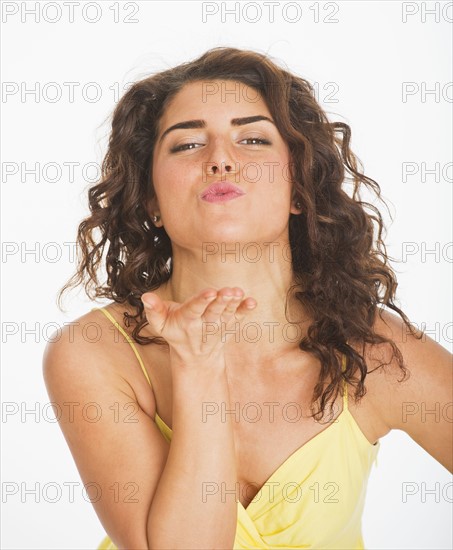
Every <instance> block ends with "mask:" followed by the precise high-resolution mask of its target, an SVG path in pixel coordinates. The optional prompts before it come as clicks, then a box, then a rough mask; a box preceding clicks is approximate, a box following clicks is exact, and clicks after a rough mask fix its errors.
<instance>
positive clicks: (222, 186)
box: [200, 180, 245, 198]
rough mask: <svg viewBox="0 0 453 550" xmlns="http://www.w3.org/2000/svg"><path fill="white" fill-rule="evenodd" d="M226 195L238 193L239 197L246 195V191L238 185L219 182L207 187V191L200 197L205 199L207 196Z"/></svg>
mask: <svg viewBox="0 0 453 550" xmlns="http://www.w3.org/2000/svg"><path fill="white" fill-rule="evenodd" d="M226 193H237V194H238V195H245V191H243V190H242V189H241V188H240V187H238V186H237V185H233V184H232V183H231V182H229V181H227V180H222V181H220V180H219V181H215V182H214V183H211V184H210V185H208V186H207V187H205V189H204V190H203V191H202V192H201V194H200V197H201V198H204V197H206V196H207V195H225V194H226Z"/></svg>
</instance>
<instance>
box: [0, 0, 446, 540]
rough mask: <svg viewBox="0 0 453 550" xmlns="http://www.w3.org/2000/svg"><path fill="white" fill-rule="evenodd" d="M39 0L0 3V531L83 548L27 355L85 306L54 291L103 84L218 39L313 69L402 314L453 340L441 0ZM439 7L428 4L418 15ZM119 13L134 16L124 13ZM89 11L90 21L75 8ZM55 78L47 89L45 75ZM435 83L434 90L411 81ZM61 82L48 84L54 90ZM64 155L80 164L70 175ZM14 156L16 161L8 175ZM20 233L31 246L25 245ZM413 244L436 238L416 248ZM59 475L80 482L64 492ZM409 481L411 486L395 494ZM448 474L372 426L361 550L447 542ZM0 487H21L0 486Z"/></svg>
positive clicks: (35, 361)
mask: <svg viewBox="0 0 453 550" xmlns="http://www.w3.org/2000/svg"><path fill="white" fill-rule="evenodd" d="M35 4H37V5H38V13H39V14H40V20H39V21H38V22H37V21H36V18H37V16H36V15H33V14H28V15H27V14H26V13H25V10H26V9H34V7H35ZM51 4H52V3H49V2H40V3H38V2H27V3H25V2H16V3H14V2H3V7H2V11H3V13H2V17H3V24H2V59H1V61H2V66H3V69H2V80H3V97H2V103H1V107H2V138H3V139H2V151H1V153H2V241H3V244H2V275H3V277H2V283H3V284H2V295H1V300H2V343H3V352H2V401H3V405H2V413H3V414H2V423H1V428H2V443H3V458H2V502H3V505H2V507H3V517H2V525H1V528H2V548H5V549H13V548H14V549H19V548H20V549H25V548H30V549H31V548H33V549H35V548H42V549H57V548H58V549H63V548H65V549H66V548H68V549H69V548H71V549H82V548H83V549H88V548H95V547H96V546H97V545H98V543H99V542H100V540H101V539H102V537H103V536H104V531H103V528H102V526H101V524H100V522H99V520H98V519H97V516H96V514H95V512H94V509H93V508H92V505H91V504H90V503H89V502H87V501H86V500H85V499H84V497H83V493H82V484H81V481H80V478H79V476H78V472H77V469H76V467H75V465H74V462H73V460H72V457H71V454H70V452H69V450H68V448H67V446H66V443H65V441H64V438H63V436H62V434H61V432H60V430H59V427H58V425H57V424H55V423H52V422H50V419H51V418H52V413H51V411H50V410H49V409H46V408H45V405H46V404H47V403H48V401H49V399H48V396H47V394H46V391H45V388H44V384H43V380H42V373H41V359H42V353H43V351H44V347H45V345H46V338H48V336H50V334H51V333H52V332H53V330H54V328H55V326H56V325H55V323H57V324H58V325H59V326H61V325H63V323H67V322H69V321H71V320H73V319H75V318H77V317H79V316H80V315H82V314H83V313H85V312H86V311H88V309H89V308H90V307H94V306H95V305H98V304H92V303H90V302H88V300H86V299H85V298H84V297H83V295H82V293H80V294H79V295H77V293H76V292H75V293H73V295H72V300H71V299H70V300H68V301H67V310H68V311H67V313H61V312H60V311H59V310H58V309H57V307H56V304H55V296H56V293H57V290H58V289H59V288H60V287H61V286H62V285H63V283H64V282H65V281H66V280H67V278H68V277H69V276H70V275H71V274H72V272H73V270H74V267H75V264H74V262H73V259H72V258H71V255H70V250H71V248H70V247H69V245H64V243H73V242H74V241H75V232H76V228H77V225H78V223H79V222H80V221H81V219H82V218H83V217H85V216H86V215H87V212H88V209H87V195H86V190H87V188H88V186H89V184H90V182H89V180H88V179H85V180H84V174H83V172H82V167H83V166H85V165H87V164H88V163H90V162H97V163H100V161H101V159H102V155H103V152H104V150H105V149H104V145H105V139H106V136H107V134H108V129H109V128H108V125H107V124H104V125H103V124H102V123H103V121H104V120H105V119H106V117H108V115H109V114H110V113H111V111H112V109H113V107H114V105H115V102H116V101H117V99H118V98H117V97H115V95H114V90H115V87H116V88H117V89H119V90H121V91H122V90H123V86H124V85H125V84H126V83H127V82H131V81H134V80H136V79H139V78H142V77H144V76H146V75H148V74H151V73H152V72H158V71H159V70H162V69H165V68H168V67H171V66H174V65H176V64H178V63H181V62H184V61H187V60H190V59H193V58H195V57H197V56H199V55H200V54H201V53H203V52H204V51H206V50H207V49H209V48H211V47H213V46H222V45H229V46H234V47H239V48H248V49H253V50H257V51H259V52H263V53H268V54H269V55H271V56H272V57H273V58H274V60H275V61H277V62H279V63H281V64H283V65H286V67H287V68H289V69H290V70H291V71H293V72H295V73H297V74H299V75H300V76H303V77H304V78H307V79H308V80H309V81H311V82H318V83H319V90H320V93H319V100H320V101H321V103H322V105H323V106H324V108H325V109H326V110H327V111H328V113H329V116H330V118H331V119H337V120H343V121H346V122H348V123H349V124H350V126H351V127H352V135H353V138H352V147H353V150H354V151H355V153H357V155H358V156H359V158H360V159H361V160H362V161H363V163H364V166H365V173H366V174H367V175H369V176H370V177H372V178H373V179H375V180H376V181H377V182H378V183H379V184H380V186H381V188H382V193H383V196H384V199H385V200H386V201H387V202H388V204H389V207H390V210H391V212H392V215H393V218H394V221H393V223H390V220H389V219H388V215H387V214H386V210H385V208H384V207H382V208H381V211H382V214H383V215H384V216H385V219H386V222H387V225H388V235H387V237H386V243H387V247H388V253H389V254H390V256H391V257H393V258H395V259H398V260H403V261H401V262H400V263H396V262H394V263H393V264H392V265H393V267H394V268H395V269H396V271H397V275H398V281H399V286H398V294H397V297H398V300H399V301H398V302H397V303H398V304H399V305H400V306H401V307H402V308H403V310H404V311H405V312H406V313H407V315H408V316H409V318H410V319H411V321H413V322H414V323H416V324H417V325H418V326H421V325H422V324H423V323H424V324H425V325H424V326H425V327H426V328H427V330H431V331H433V332H430V333H429V334H430V336H431V337H432V338H434V339H435V340H437V341H438V342H439V343H440V344H441V345H443V346H444V347H446V348H448V349H450V347H451V341H452V327H451V324H450V325H449V323H451V318H452V315H451V304H452V295H451V262H452V248H451V241H452V231H451V229H452V228H451V203H452V197H451V183H452V168H451V166H450V167H448V163H449V162H451V158H450V151H451V147H452V143H451V135H452V134H451V123H450V120H451V101H452V88H451V84H450V85H448V83H449V82H450V83H451V80H452V77H451V66H452V59H451V57H452V55H451V52H452V47H451V46H452V44H451V42H452V35H451V25H450V23H449V21H448V20H450V21H451V19H452V13H453V8H452V5H451V4H452V3H451V2H450V3H448V2H436V3H434V2H421V3H415V2H408V3H405V4H404V3H402V2H399V1H380V2H360V1H340V2H339V1H337V2H335V3H333V2H331V3H330V5H324V4H323V3H318V9H319V21H318V22H315V14H316V12H315V11H314V8H312V9H310V6H312V7H313V6H314V5H315V4H316V3H315V2H300V3H299V4H300V5H301V6H302V17H301V19H300V20H299V21H297V22H296V21H294V22H291V21H292V20H294V19H295V18H296V10H295V8H294V7H291V6H289V5H288V4H290V3H288V2H280V3H279V6H276V7H275V13H274V21H273V22H272V21H270V18H269V15H268V14H269V10H268V9H267V8H266V6H265V5H264V4H263V3H260V5H261V9H262V16H261V18H259V20H256V17H257V16H256V14H257V10H256V7H254V6H256V5H257V4H256V3H253V2H245V3H241V7H240V8H239V10H238V11H237V16H236V17H237V20H235V17H234V15H226V19H225V20H224V21H222V11H223V10H224V9H225V8H228V9H232V8H234V4H233V3H232V2H228V3H226V4H225V3H217V4H215V3H212V2H211V3H205V9H206V6H207V8H209V9H211V10H212V11H214V10H215V9H217V13H214V14H212V15H210V16H207V17H206V18H205V21H204V22H203V19H202V9H203V3H201V2H188V1H184V2H173V1H170V2H165V3H164V2H151V1H149V2H132V3H129V4H128V5H126V4H125V3H121V2H120V3H116V6H115V5H114V4H115V3H114V2H110V1H103V2H91V4H92V5H91V7H90V6H88V7H87V6H85V4H86V2H82V1H81V2H79V3H78V5H75V6H74V20H73V22H70V21H69V8H67V7H64V6H63V9H62V15H61V19H60V20H59V21H56V22H54V23H52V22H50V21H51V20H54V19H56V15H57V9H56V8H55V6H54V5H53V6H52V5H51ZM208 4H209V6H208ZM293 4H294V3H293ZM46 5H47V6H46ZM60 5H61V3H60ZM285 5H286V6H285ZM134 6H137V7H138V9H137V10H136V9H135V8H134ZM244 6H246V7H244ZM436 6H437V14H436V13H434V14H433V13H426V11H425V10H426V9H428V10H430V9H436ZM336 7H338V10H337V8H336ZM82 8H85V12H84V13H83V12H82ZM15 9H17V10H18V11H17V13H15V14H14V13H12V12H13V11H15ZM115 9H117V14H118V17H119V21H118V22H115V21H114V17H115V11H114V10H115ZM6 10H8V13H10V15H8V14H7V11H6ZM97 10H99V13H98V12H97ZM285 10H286V11H285ZM133 11H136V13H135V14H132V12H133ZM335 11H336V13H333V12H335ZM404 12H405V13H406V14H407V16H406V17H403V14H404ZM128 14H129V17H130V18H132V19H135V20H137V21H138V22H135V23H134V22H130V23H126V22H124V19H125V18H127V17H128ZM411 14H412V15H411ZM83 16H85V20H84V17H83ZM98 16H99V21H97V22H90V21H88V20H91V21H93V20H94V19H96V18H97V17H98ZM22 19H24V21H22ZM46 19H47V20H46ZM86 19H88V20H86ZM326 19H337V20H338V22H336V23H335V22H330V23H329V22H327V21H326ZM403 19H405V22H403ZM252 21H255V22H252ZM51 82H54V83H57V86H56V87H55V86H53V88H52V86H47V87H45V86H46V84H47V83H51ZM64 82H76V83H79V84H80V85H79V86H77V87H75V88H74V98H72V99H73V101H71V98H70V97H69V88H68V86H64V85H63V83H64ZM404 82H412V83H414V84H413V85H412V90H413V93H412V95H408V96H407V97H406V98H404V97H403V94H402V90H403V86H404V84H403V83H404ZM88 83H97V89H98V90H99V89H100V90H101V96H100V98H99V100H96V98H95V97H94V95H93V94H94V91H95V88H94V87H93V86H91V87H86V88H85V92H86V93H85V96H84V94H82V89H83V88H84V86H86V85H87V84H88ZM329 83H334V85H335V89H336V90H337V91H336V92H335V94H334V96H333V98H332V97H331V98H330V99H336V100H337V102H336V103H332V102H329V98H328V97H327V95H328V92H330V91H332V90H333V88H332V86H333V85H332V84H329ZM36 85H38V86H39V87H40V90H39V91H38V94H37V95H35V96H34V95H33V94H25V95H24V96H23V97H21V96H22V95H23V92H25V91H26V89H30V88H33V87H35V86H36ZM406 86H407V85H406ZM436 86H437V88H438V91H439V95H438V97H436V94H427V95H424V94H423V90H426V89H435V87H436ZM324 87H325V88H324ZM59 89H60V91H61V92H62V96H61V98H60V99H59V100H58V101H55V102H52V100H53V98H54V97H55V92H56V91H57V92H58V90H59ZM15 90H16V91H15ZM121 93H122V92H121ZM87 94H88V95H87ZM90 99H91V102H90V101H89V100H90ZM65 162H66V163H68V162H74V163H78V166H76V167H75V169H74V178H73V181H70V177H69V170H68V169H65V168H64V166H63V163H65ZM21 163H25V165H24V168H25V169H27V168H28V169H30V168H32V167H33V166H34V164H35V163H40V167H41V169H42V170H41V171H40V174H39V180H40V181H35V178H34V176H33V175H30V174H27V173H26V172H25V171H24V169H23V168H21V167H20V164H21ZM47 163H58V164H59V165H60V166H62V167H63V171H62V175H61V178H59V179H58V181H55V182H50V181H47V180H48V179H51V178H53V177H54V176H55V174H56V172H55V171H52V170H51V166H52V165H49V167H48V168H49V171H48V172H47V173H43V167H44V165H46V164H47ZM404 163H413V164H411V165H410V167H411V170H412V171H413V172H414V174H413V175H410V176H408V177H407V178H403V175H402V174H403V165H404ZM422 163H426V167H427V168H428V169H432V168H434V167H435V164H436V163H438V166H439V168H440V173H439V177H437V176H436V174H432V173H428V174H424V173H422ZM14 166H16V167H17V173H16V174H12V173H11V171H12V172H14ZM44 172H45V170H44ZM442 172H443V173H442ZM94 173H95V172H94V171H93V170H91V171H90V170H89V168H87V169H86V171H85V174H87V175H88V178H91V177H93V174H94ZM404 179H406V181H403V180H404ZM51 243H55V244H51ZM33 248H35V249H36V251H37V252H36V254H31V253H27V250H30V249H33ZM426 250H433V251H434V252H432V253H430V254H429V253H428V254H425V251H426ZM404 251H407V252H408V254H405V253H404ZM55 258H56V261H53V260H54V259H55ZM345 314H347V312H345ZM49 323H50V324H49ZM34 328H36V333H33V332H32V331H33V329H34ZM27 330H30V331H31V332H27ZM14 403H15V404H16V405H14ZM11 404H13V405H11ZM26 409H35V410H36V416H35V415H33V414H27V415H26V414H25V412H26ZM15 411H17V412H15ZM8 412H9V413H10V414H6V413H8ZM21 413H22V414H21ZM449 414H450V417H451V409H450V412H449ZM70 482H74V483H76V485H75V486H74V487H75V489H74V498H73V499H70V494H69V489H68V485H67V484H68V483H70ZM21 483H25V486H24V487H26V488H27V489H31V488H33V487H35V484H38V485H36V486H37V488H38V493H39V494H40V497H39V499H40V502H36V499H37V497H35V496H34V495H33V494H27V493H25V492H24V491H23V490H21V487H20V484H21ZM47 483H51V484H58V485H59V487H60V488H61V490H62V495H61V498H60V499H59V500H57V502H51V499H52V498H53V497H54V495H55V494H56V493H55V491H52V490H50V489H49V492H48V494H46V493H45V490H44V486H45V484H47ZM64 483H66V485H63V484H64ZM405 483H406V484H407V483H411V484H414V485H411V487H413V488H415V489H416V490H417V492H416V494H414V495H412V496H408V497H407V499H405V500H406V502H404V499H403V496H402V495H403V485H404V484H405ZM449 483H451V476H450V475H449V473H448V472H447V470H446V469H445V468H443V467H442V466H441V465H440V464H439V463H437V462H436V461H435V460H434V459H433V458H432V457H430V456H429V455H428V454H427V453H426V452H425V451H424V450H423V449H422V448H421V447H419V446H418V445H417V444H416V443H414V442H413V441H412V440H411V439H410V438H409V436H407V435H406V434H405V433H404V432H400V431H393V432H391V433H390V434H389V435H388V436H386V437H385V438H383V439H382V441H381V450H380V453H379V456H378V466H377V468H373V470H372V472H371V476H370V481H369V489H368V497H367V503H366V509H365V513H364V516H363V532H364V539H365V545H366V547H367V548H368V549H370V550H371V549H396V548H404V549H411V550H413V549H422V548H423V549H432V548H439V549H440V548H450V547H451V546H452V520H451V515H450V514H451V511H452V505H451V499H452V488H451V485H450V486H449V485H448V484H449ZM423 484H425V487H426V489H428V490H430V489H435V488H436V484H438V485H437V488H438V494H437V496H436V494H427V495H426V498H424V497H423V495H422V485H423ZM14 487H17V489H18V492H17V493H16V494H11V493H10V492H11V491H14ZM47 487H51V486H47ZM8 491H9V492H8ZM71 500H72V502H71ZM424 501H425V502H424Z"/></svg>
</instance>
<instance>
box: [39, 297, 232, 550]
mask: <svg viewBox="0 0 453 550" xmlns="http://www.w3.org/2000/svg"><path fill="white" fill-rule="evenodd" d="M204 307H206V304H204ZM219 307H220V306H219V303H218V301H217V300H215V303H213V305H212V309H213V310H215V309H216V308H217V309H219ZM222 307H223V308H224V307H225V305H223V306H222ZM236 307H237V305H236ZM211 317H212V316H211ZM180 320H181V319H179V321H180ZM82 327H83V318H82V322H80V323H79V324H78V326H77V328H76V330H75V331H74V333H73V334H71V338H70V337H69V329H68V327H66V329H65V330H64V331H63V335H62V337H61V338H60V339H59V340H58V341H56V342H54V343H49V344H48V346H47V348H46V352H45V355H44V363H43V369H44V378H45V382H46V386H47V390H48V393H49V396H50V398H51V400H52V401H53V402H55V403H57V404H58V405H59V406H60V407H61V410H63V411H64V413H65V414H64V415H63V416H62V417H61V418H60V419H59V423H60V426H61V429H62V431H63V434H64V436H65V438H66V440H67V442H68V445H69V448H70V450H71V452H72V455H73V457H74V460H75V463H76V465H77V468H78V470H79V472H80V475H81V478H82V480H83V482H84V483H85V484H87V483H90V482H91V483H96V484H97V487H99V489H100V490H99V491H98V493H100V494H102V497H101V498H100V499H99V500H96V501H93V506H94V508H95V510H96V513H97V514H98V516H99V519H100V520H101V522H102V524H103V526H104V527H105V529H106V531H107V532H108V534H109V536H110V538H111V539H112V541H113V542H114V543H115V544H116V546H118V548H135V549H148V548H172V549H177V548H185V549H186V548H232V546H233V541H234V537H235V532H236V522H237V517H236V514H237V502H236V501H235V499H233V498H230V497H231V495H230V496H229V497H228V498H226V499H225V500H224V501H223V502H222V499H221V494H220V491H219V493H218V494H217V495H215V496H213V497H208V498H207V499H204V500H205V502H203V498H202V491H203V488H204V487H203V483H216V484H218V486H219V487H220V486H221V483H224V484H225V487H226V488H227V489H231V488H232V487H235V483H236V481H237V479H236V467H235V455H234V439H233V432H232V428H231V422H224V423H221V422H220V421H218V422H217V423H216V425H215V426H214V425H213V424H212V421H211V422H202V421H201V419H202V416H201V411H202V404H203V403H204V402H217V403H218V402H219V401H220V402H225V403H229V395H228V385H227V379H226V373H225V368H224V367H225V365H224V360H223V352H222V353H219V349H217V352H216V353H207V354H205V355H202V354H201V355H200V356H195V355H194V354H193V351H187V349H188V347H189V346H182V347H181V349H184V350H186V351H187V353H184V354H183V355H181V354H178V353H173V354H172V353H170V358H171V361H170V365H171V369H172V375H173V378H172V380H173V439H172V444H171V446H170V450H169V447H168V444H167V443H166V441H165V440H164V439H163V437H162V434H161V433H160V431H159V430H158V428H157V426H156V425H155V423H154V420H153V419H152V418H151V417H150V415H149V411H148V414H147V413H145V412H144V410H143V409H142V408H141V407H140V405H139V402H138V400H137V398H136V396H135V394H134V391H133V389H132V387H131V386H130V385H129V383H128V382H127V380H125V379H124V376H123V375H122V374H124V372H122V371H121V368H120V366H119V365H121V360H122V357H121V356H120V355H119V354H118V353H115V352H116V351H117V350H114V352H112V351H111V346H110V347H109V346H108V343H109V342H108V338H107V337H104V335H103V336H102V338H103V339H104V338H105V341H104V342H103V343H102V345H98V343H97V344H96V345H95V346H94V345H93V344H91V343H89V342H86V341H84V339H83V330H82ZM105 332H106V333H107V331H105ZM192 340H193V339H191V342H192ZM109 349H110V351H109ZM170 350H171V347H170ZM172 357H173V359H172ZM194 357H196V359H197V360H196V361H194ZM68 402H72V403H79V404H80V406H77V407H74V408H73V412H74V414H73V417H71V416H70V408H68V407H67V406H65V403H68ZM90 402H91V403H96V406H97V409H98V411H99V410H100V411H101V413H102V414H101V416H100V419H99V421H97V422H91V421H90V418H89V416H88V414H87V413H86V412H85V414H83V411H84V409H83V406H84V405H85V404H87V403H90ZM131 403H132V404H133V407H134V408H135V414H134V415H133V417H132V418H130V419H129V422H126V418H125V417H126V416H127V415H126V413H121V411H124V410H125V409H124V407H125V406H127V405H129V406H130V404H131ZM113 408H115V409H116V410H117V411H120V415H119V417H116V418H115V415H114V411H113V410H112V409H113ZM153 408H154V407H153ZM87 410H88V409H85V411H87ZM126 410H127V412H128V413H130V411H131V410H133V409H132V407H131V406H130V408H129V409H126ZM200 527H201V529H200Z"/></svg>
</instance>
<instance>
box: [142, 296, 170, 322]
mask: <svg viewBox="0 0 453 550" xmlns="http://www.w3.org/2000/svg"><path fill="white" fill-rule="evenodd" d="M141 300H142V302H143V305H144V306H145V314H146V317H147V319H148V321H150V322H152V324H153V325H154V326H155V327H156V328H159V330H161V329H162V327H163V325H164V324H165V320H166V318H167V313H168V311H167V310H168V308H167V306H166V305H165V303H164V302H163V301H162V300H161V299H160V298H159V296H157V294H154V293H153V292H145V293H144V294H142V295H141Z"/></svg>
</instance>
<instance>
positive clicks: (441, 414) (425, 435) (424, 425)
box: [365, 309, 453, 469]
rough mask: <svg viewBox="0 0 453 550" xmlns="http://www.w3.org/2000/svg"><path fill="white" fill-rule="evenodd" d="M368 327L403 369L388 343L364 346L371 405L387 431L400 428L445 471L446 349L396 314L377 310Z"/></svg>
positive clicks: (452, 385)
mask: <svg viewBox="0 0 453 550" xmlns="http://www.w3.org/2000/svg"><path fill="white" fill-rule="evenodd" d="M414 328H415V327H414ZM374 330H375V332H376V333H377V334H379V335H381V336H384V337H386V338H389V339H391V340H392V341H393V342H394V343H395V345H396V346H397V348H398V350H399V352H400V353H401V357H402V359H403V363H404V366H405V368H406V369H407V374H406V376H405V377H404V373H403V371H402V370H401V369H400V367H399V365H398V362H397V360H396V357H394V356H393V357H392V355H393V352H392V349H391V347H390V346H389V345H388V344H387V345H384V344H380V345H377V346H372V347H371V346H369V347H366V348H365V361H366V364H367V367H368V375H367V382H368V379H369V380H370V384H372V386H373V392H372V393H373V395H374V396H375V397H374V399H375V403H374V405H375V409H376V410H377V411H378V413H379V416H380V418H381V419H382V420H383V421H384V422H385V424H386V425H387V426H388V428H389V430H391V429H399V430H402V431H404V432H406V433H407V434H408V435H409V436H410V437H411V438H412V439H413V440H414V441H416V442H417V443H418V444H419V445H420V446H422V447H423V448H424V449H425V450H426V451H427V452H429V453H430V454H431V455H432V456H433V457H434V458H436V460H438V461H439V462H440V463H441V464H443V465H444V466H445V467H447V468H449V469H451V468H452V455H451V448H452V446H453V441H452V429H451V422H452V420H453V419H452V412H453V411H452V398H451V396H452V394H453V369H452V366H453V365H452V355H451V353H450V352H449V351H448V350H447V349H445V348H444V347H443V346H441V345H440V344H439V343H438V342H436V341H435V340H433V339H432V338H430V337H429V336H428V335H426V334H424V333H422V332H421V331H418V330H417V331H416V335H413V334H411V332H410V330H409V328H408V327H407V326H406V324H405V323H404V321H403V320H402V319H401V318H400V317H399V316H397V315H396V314H394V313H390V312H389V311H386V310H383V309H380V310H379V312H377V314H376V317H375V321H374ZM382 364H383V365H384V366H382V367H381V366H380V365H382ZM375 369H376V370H375Z"/></svg>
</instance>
